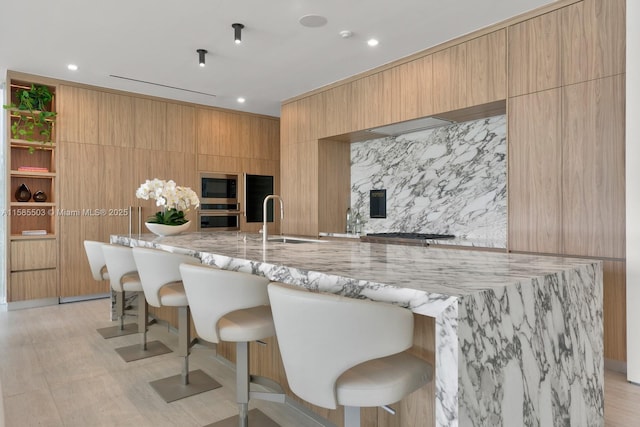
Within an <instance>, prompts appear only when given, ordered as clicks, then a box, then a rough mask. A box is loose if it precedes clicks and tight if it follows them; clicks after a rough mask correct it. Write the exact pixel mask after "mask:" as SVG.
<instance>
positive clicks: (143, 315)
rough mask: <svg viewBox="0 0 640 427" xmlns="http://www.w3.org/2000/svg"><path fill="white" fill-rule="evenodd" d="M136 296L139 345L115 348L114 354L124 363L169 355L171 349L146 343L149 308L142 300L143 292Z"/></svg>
mask: <svg viewBox="0 0 640 427" xmlns="http://www.w3.org/2000/svg"><path fill="white" fill-rule="evenodd" d="M136 295H137V301H138V313H137V316H138V321H137V329H138V333H139V334H140V344H134V345H129V346H126V347H120V348H116V352H117V353H118V354H119V355H120V357H122V359H123V360H124V361H125V362H133V361H134V360H140V359H146V358H148V357H154V356H159V355H161V354H166V353H171V349H170V348H169V347H167V346H166V345H164V344H163V343H161V342H160V341H157V340H155V341H151V342H147V331H148V326H147V325H148V319H149V306H148V305H147V301H146V300H145V299H144V292H142V291H140V292H136Z"/></svg>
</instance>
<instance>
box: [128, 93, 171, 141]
mask: <svg viewBox="0 0 640 427" xmlns="http://www.w3.org/2000/svg"><path fill="white" fill-rule="evenodd" d="M134 111H135V113H134V116H135V127H134V138H135V139H134V146H135V147H136V148H143V149H148V150H166V136H167V134H166V125H167V103H166V102H162V101H154V100H152V99H144V98H135V100H134Z"/></svg>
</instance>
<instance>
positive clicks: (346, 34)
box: [339, 30, 353, 39]
mask: <svg viewBox="0 0 640 427" xmlns="http://www.w3.org/2000/svg"><path fill="white" fill-rule="evenodd" d="M339 34H340V37H342V38H343V39H348V38H349V37H351V36H353V33H352V32H351V31H349V30H343V31H340V33H339Z"/></svg>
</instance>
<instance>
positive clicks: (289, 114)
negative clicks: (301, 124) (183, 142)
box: [198, 101, 298, 145]
mask: <svg viewBox="0 0 640 427" xmlns="http://www.w3.org/2000/svg"><path fill="white" fill-rule="evenodd" d="M297 109H298V102H297V101H296V102H290V103H288V104H282V106H281V108H280V141H281V144H282V145H287V144H294V143H296V142H297V141H298V132H297V129H298V125H297V124H296V112H297ZM198 124H200V123H198Z"/></svg>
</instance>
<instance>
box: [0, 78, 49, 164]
mask: <svg viewBox="0 0 640 427" xmlns="http://www.w3.org/2000/svg"><path fill="white" fill-rule="evenodd" d="M16 98H17V104H14V103H11V104H8V105H3V108H5V109H7V110H10V111H11V116H12V118H13V119H14V120H11V137H12V138H15V139H23V140H26V141H41V142H42V143H43V144H45V143H50V142H51V136H52V133H53V132H52V131H53V124H54V121H55V117H56V115H57V113H55V112H53V111H48V110H47V108H48V106H49V105H50V104H51V102H52V101H53V94H52V93H51V91H50V90H49V88H48V87H47V86H45V85H37V84H32V85H31V87H30V88H19V89H18V90H17V91H16ZM36 132H37V135H39V137H38V138H35V137H34V136H35V135H36ZM34 150H35V149H34V148H33V147H29V152H31V153H33V151H34Z"/></svg>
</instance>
